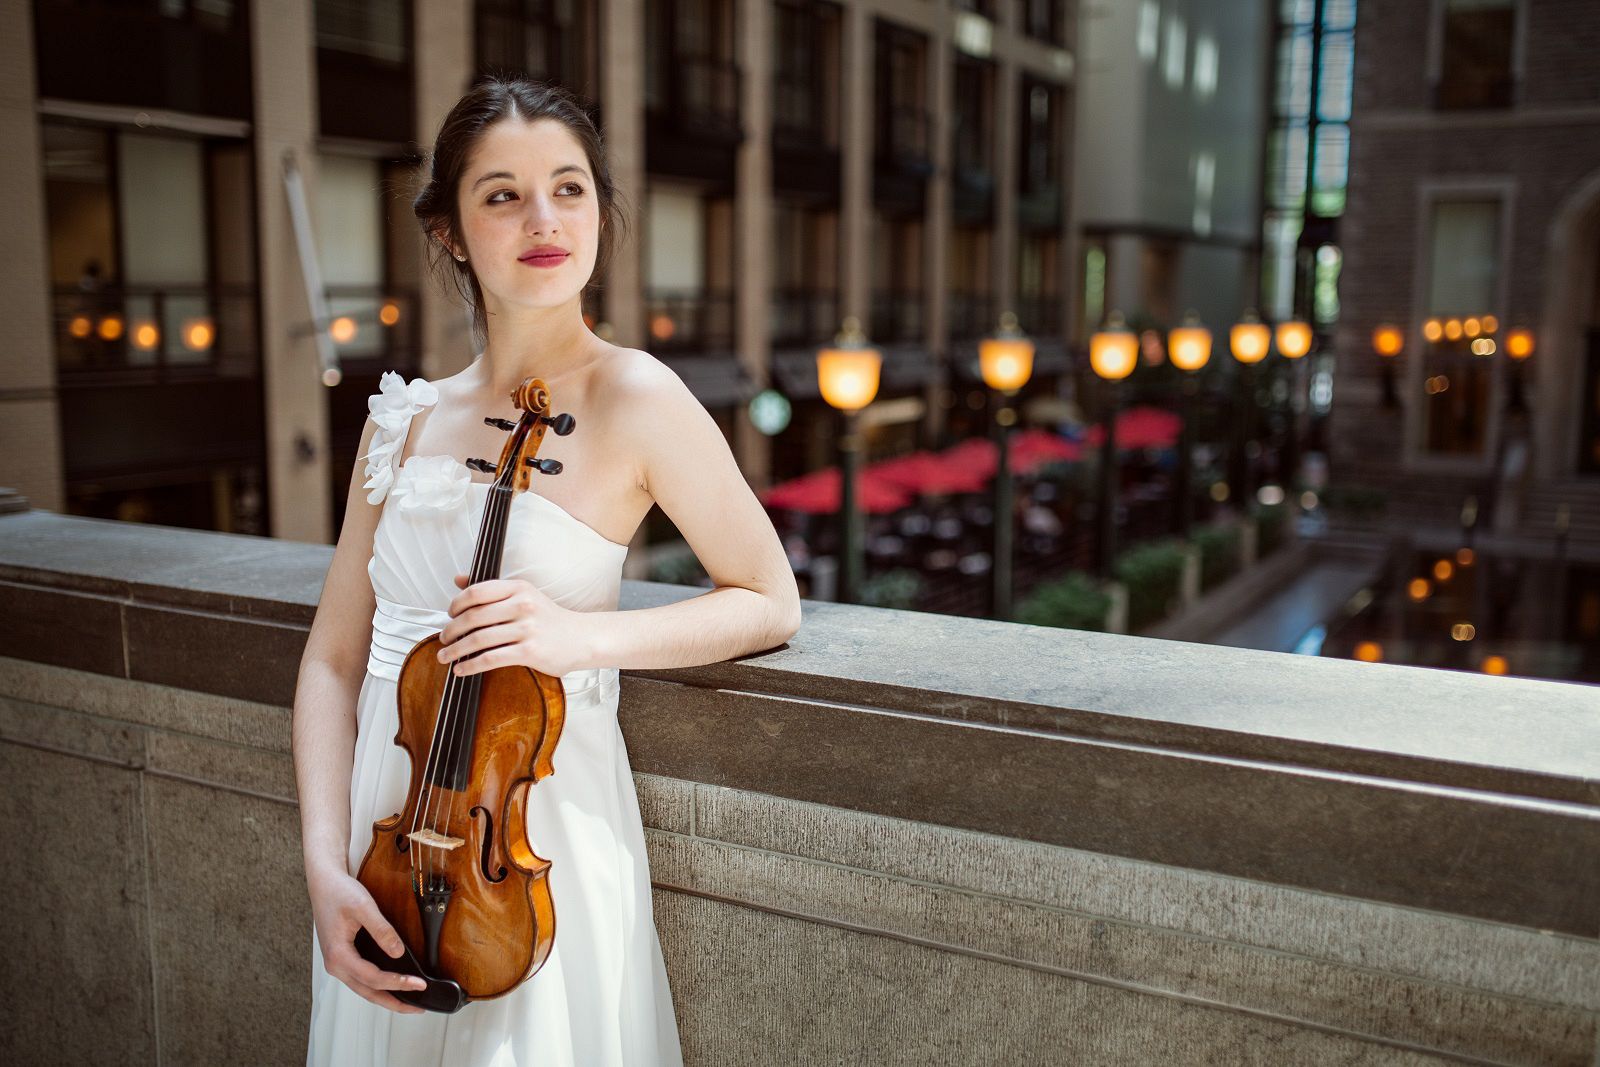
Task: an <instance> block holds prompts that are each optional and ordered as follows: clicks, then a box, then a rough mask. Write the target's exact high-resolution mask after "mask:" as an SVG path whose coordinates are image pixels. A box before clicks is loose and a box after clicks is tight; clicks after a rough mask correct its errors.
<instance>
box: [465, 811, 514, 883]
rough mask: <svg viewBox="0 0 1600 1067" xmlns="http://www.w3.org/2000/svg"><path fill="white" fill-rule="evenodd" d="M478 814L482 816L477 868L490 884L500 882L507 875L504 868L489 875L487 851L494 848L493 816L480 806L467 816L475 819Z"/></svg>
mask: <svg viewBox="0 0 1600 1067" xmlns="http://www.w3.org/2000/svg"><path fill="white" fill-rule="evenodd" d="M480 812H481V813H482V814H483V855H482V856H481V857H480V859H479V860H478V866H479V867H480V868H481V869H482V871H483V876H484V877H485V878H486V879H488V880H489V881H491V882H501V881H504V880H505V877H506V875H507V874H508V873H509V872H508V871H507V870H506V869H505V868H504V867H501V868H500V871H499V873H498V874H491V873H490V871H489V850H490V849H491V848H493V847H494V816H493V815H492V814H490V812H489V809H488V808H486V807H484V806H483V805H482V804H479V805H478V806H477V807H475V808H473V809H472V811H471V812H470V813H469V814H471V815H472V816H473V817H474V818H476V817H477V816H478V814H479V813H480Z"/></svg>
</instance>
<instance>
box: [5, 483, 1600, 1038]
mask: <svg viewBox="0 0 1600 1067" xmlns="http://www.w3.org/2000/svg"><path fill="white" fill-rule="evenodd" d="M330 553H331V550H330V549H328V548H326V547H325V546H311V545H296V544H292V543H287V542H279V541H265V540H257V539H251V538H242V537H228V536H226V535H216V534H204V533H195V532H190V531H176V530H163V529H160V528H153V527H141V526H132V525H122V524H117V523H106V522H97V521H94V520H83V519H71V518H64V517H61V516H57V515H53V514H50V513H45V512H37V511H34V512H24V513H21V514H16V515H8V516H0V653H3V655H0V773H3V774H4V775H5V782H6V786H5V788H4V790H3V793H0V797H3V799H0V815H3V816H4V817H5V818H6V819H7V822H8V823H9V825H11V826H13V827H14V828H18V832H19V834H21V835H25V836H23V837H20V838H19V840H20V842H21V844H22V847H19V848H17V849H15V850H13V854H12V856H11V862H10V863H9V864H8V874H9V878H8V882H9V884H10V886H11V889H12V894H11V899H12V903H13V907H14V908H15V914H18V915H21V916H26V917H27V918H26V919H25V920H23V921H17V922H13V923H12V924H10V928H11V929H12V930H13V938H14V942H15V946H16V947H15V948H14V951H13V953H12V957H11V961H10V962H11V966H10V967H9V968H8V976H9V977H8V979H7V981H6V986H7V990H6V991H7V994H8V1004H7V1011H6V1013H5V1016H4V1018H5V1022H4V1023H3V1024H0V1059H3V1060H4V1062H6V1063H8V1064H9V1063H16V1064H35V1063H37V1064H54V1063H63V1062H94V1063H123V1062H126V1063H140V1064H145V1063H163V1064H191V1063H192V1064H215V1063H252V1064H254V1063H261V1064H278V1063H282V1064H290V1063H299V1062H303V1059H304V1036H305V1033H306V1027H307V1013H308V1009H309V984H308V977H309V967H310V962H311V961H310V952H311V945H310V931H311V922H310V916H309V912H308V910H307V901H306V894H305V887H304V882H303V878H302V874H301V870H300V846H299V841H298V836H297V835H298V826H299V822H298V817H297V814H296V812H295V811H294V807H293V804H294V799H293V798H294V780H293V773H292V765H291V761H290V757H289V711H288V704H289V701H290V697H291V695H292V689H285V686H286V685H288V686H292V682H293V678H294V673H295V670H296V667H297V665H298V658H299V650H300V647H301V644H302V643H303V640H304V628H305V624H306V622H307V621H308V620H309V617H310V611H311V610H312V606H313V605H314V603H315V599H316V594H317V590H318V589H319V588H320V581H321V573H322V570H324V569H325V568H326V565H327V560H328V558H329V556H330ZM694 592H696V591H695V590H689V589H682V588H677V587H666V586H659V585H648V584H644V583H626V584H625V588H624V595H623V605H622V606H623V608H624V609H628V608H635V607H643V606H648V605H650V604H655V603H662V602H666V601H668V600H673V599H678V598H681V597H684V596H688V595H692V594H693V593H694ZM64 660H65V661H72V662H61V661H64ZM1596 692H1597V691H1596V690H1594V689H1593V688H1589V687H1581V686H1573V685H1561V684H1556V683H1546V682H1534V681H1527V680H1522V679H1510V678H1483V677H1473V676H1467V675H1458V674H1453V673H1446V672H1437V671H1425V670H1420V669H1415V668H1405V667H1393V666H1387V665H1381V664H1354V663H1342V662H1334V661H1323V660H1314V659H1306V658H1299V657H1290V656H1280V655H1276V654H1269V653H1250V652H1243V651H1238V650H1232V649H1221V648H1210V647H1206V646H1199V645H1189V644H1182V643H1178V642H1166V641H1156V640H1149V639H1140V638H1129V637H1116V636H1111V635H1098V634H1093V635H1092V634H1080V633H1073V632H1068V631H1053V630H1042V629H1038V628H1033V627H1024V626H1017V625H1010V624H999V623H993V622H987V621H984V620H972V619H960V618H952V617H946V616H931V615H916V614H911V613H902V612H889V611H880V610H875V609H869V608H854V607H846V606H840V605H831V604H815V603H808V604H807V605H806V622H805V625H804V626H803V627H802V629H801V632H800V633H799V634H798V635H797V636H796V637H795V639H794V640H793V642H791V644H790V645H788V646H785V647H784V648H782V649H779V650H775V651H773V652H769V653H766V654H763V655H760V656H753V657H747V658H744V659H741V660H737V661H733V662H729V663H723V664H713V665H708V666H706V667H698V668H686V669H683V670H677V671H642V672H640V671H628V672H624V675H623V693H622V699H621V715H622V723H623V730H624V735H625V737H626V739H627V742H628V747H629V752H630V757H631V759H632V762H633V766H634V769H635V772H636V781H637V784H638V787H639V793H640V802H641V806H642V810H643V815H644V819H645V823H646V828H647V829H646V832H647V839H648V847H649V850H650V855H649V861H650V866H651V872H652V879H653V882H654V884H655V898H654V900H655V919H656V923H657V928H658V929H659V930H660V932H661V936H662V943H663V949H664V951H665V954H666V958H667V966H668V971H669V975H670V978H671V981H672V988H673V995H674V1001H675V1005H676V1008H677V1011H678V1016H679V1021H680V1027H681V1031H682V1036H683V1042H684V1051H685V1057H686V1061H687V1062H688V1063H690V1064H719V1065H720V1064H727V1065H741V1067H742V1065H751V1064H767V1063H774V1064H787V1063H797V1064H798V1063H805V1064H858V1063H861V1064H865V1063H871V1064H1002V1063H1003V1064H1024V1063H1026V1064H1033V1063H1063V1064H1066V1063H1071V1064H1088V1063H1093V1064H1130V1065H1132V1064H1140V1065H1144V1064H1150V1063H1155V1062H1161V1061H1163V1060H1165V1061H1170V1062H1176V1063H1201V1062H1205V1063H1229V1064H1236V1063H1261V1064H1286V1063H1294V1064H1320V1063H1340V1064H1365V1063H1382V1064H1412V1063H1417V1064H1422V1063H1459V1062H1473V1063H1497V1064H1570V1065H1574V1067H1594V1065H1596V1064H1600V1046H1597V1016H1600V780H1597V768H1600V698H1597V696H1596Z"/></svg>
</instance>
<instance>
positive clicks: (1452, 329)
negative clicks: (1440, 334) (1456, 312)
mask: <svg viewBox="0 0 1600 1067" xmlns="http://www.w3.org/2000/svg"><path fill="white" fill-rule="evenodd" d="M1444 339H1445V340H1446V341H1459V340H1461V320H1460V319H1446V320H1445V324H1444Z"/></svg>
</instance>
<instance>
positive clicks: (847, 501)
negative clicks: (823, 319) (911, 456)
mask: <svg viewBox="0 0 1600 1067" xmlns="http://www.w3.org/2000/svg"><path fill="white" fill-rule="evenodd" d="M882 365H883V355H882V353H880V352H879V351H878V350H877V349H876V348H873V347H872V346H871V345H869V344H867V338H866V335H865V334H863V333H862V332H861V322H860V320H859V319H857V318H856V317H855V316H854V315H850V316H848V317H847V318H846V319H845V320H844V322H843V323H842V324H841V329H840V330H839V333H838V334H837V335H836V336H835V337H834V339H833V346H832V347H831V348H823V349H819V350H818V351H817V387H818V390H819V391H820V392H821V393H822V399H824V400H826V401H827V402H828V403H829V404H830V405H831V406H833V407H835V408H837V409H838V410H839V411H841V412H842V413H843V417H844V432H843V433H841V434H840V435H839V452H840V462H839V524H840V538H839V542H840V543H839V555H840V561H839V562H840V568H839V601H840V602H841V603H844V604H853V603H855V602H856V597H857V595H858V594H859V591H860V588H861V541H862V536H861V516H860V514H859V513H858V512H857V510H856V471H857V470H858V468H859V467H860V465H861V437H860V434H859V431H858V413H859V412H860V411H861V409H862V408H864V407H866V406H867V405H868V404H870V403H872V398H873V397H875V396H877V395H878V372H879V370H880V369H881V367H882Z"/></svg>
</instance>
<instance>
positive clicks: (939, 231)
mask: <svg viewBox="0 0 1600 1067" xmlns="http://www.w3.org/2000/svg"><path fill="white" fill-rule="evenodd" d="M954 86H955V64H954V55H953V53H952V51H951V47H950V22H949V20H948V19H942V20H940V22H939V29H938V32H937V33H935V34H933V35H932V36H930V37H929V38H928V88H927V93H928V100H929V105H928V110H929V124H928V136H929V138H930V139H931V142H932V143H931V144H930V145H929V148H930V149H931V150H932V162H933V175H932V177H930V178H929V179H928V188H927V194H928V195H927V215H926V221H925V223H924V228H925V230H926V233H927V249H928V257H927V264H928V273H927V276H926V284H927V292H926V294H925V296H926V301H927V302H926V304H925V306H926V307H927V309H928V314H927V338H928V350H929V351H930V353H931V354H932V356H933V367H934V369H933V373H932V374H931V375H929V376H928V386H927V389H926V391H925V392H924V394H923V395H924V398H925V399H926V401H927V414H926V415H925V416H924V417H923V440H924V442H926V443H927V444H929V445H934V444H937V442H938V441H939V438H940V436H941V435H942V434H943V433H944V426H945V409H944V405H943V404H941V403H940V402H939V398H940V396H941V394H943V393H944V391H945V390H946V389H953V388H954V386H953V385H952V384H951V383H952V380H953V378H954V377H955V375H954V373H953V372H952V371H951V369H950V339H949V334H950V328H949V322H950V320H949V316H948V314H947V312H948V310H949V308H948V305H947V303H946V297H945V294H946V293H947V292H948V291H949V288H950V155H951V149H950V116H951V114H952V111H953V97H954Z"/></svg>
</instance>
